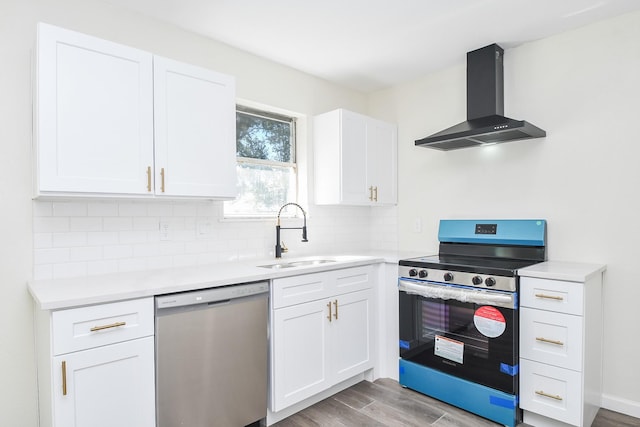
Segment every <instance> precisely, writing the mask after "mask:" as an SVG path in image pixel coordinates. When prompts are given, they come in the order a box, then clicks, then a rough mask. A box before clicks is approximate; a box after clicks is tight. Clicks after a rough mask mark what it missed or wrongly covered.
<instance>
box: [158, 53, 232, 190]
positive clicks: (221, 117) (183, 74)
mask: <svg viewBox="0 0 640 427" xmlns="http://www.w3.org/2000/svg"><path fill="white" fill-rule="evenodd" d="M234 85H235V83H234V79H233V77H230V76H226V75H223V74H220V73H216V72H213V71H211V70H207V69H204V68H199V67H195V66H192V65H188V64H184V63H181V62H177V61H172V60H170V59H166V58H160V57H157V56H156V57H154V104H155V107H154V111H155V117H154V126H155V154H156V157H155V167H156V170H155V175H156V177H155V182H156V186H155V192H156V194H157V195H167V196H201V197H210V198H227V199H229V198H233V197H235V195H236V185H237V184H236V131H235V123H236V121H235V86H234Z"/></svg>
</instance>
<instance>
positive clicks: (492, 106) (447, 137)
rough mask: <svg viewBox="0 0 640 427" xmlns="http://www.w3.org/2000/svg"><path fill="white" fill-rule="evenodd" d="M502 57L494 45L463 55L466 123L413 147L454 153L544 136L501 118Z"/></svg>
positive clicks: (529, 126) (526, 124) (521, 122)
mask: <svg viewBox="0 0 640 427" xmlns="http://www.w3.org/2000/svg"><path fill="white" fill-rule="evenodd" d="M503 55H504V50H503V49H502V48H501V47H500V46H498V45H497V44H492V45H489V46H485V47H483V48H481V49H478V50H474V51H471V52H468V53H467V120H466V121H464V122H462V123H459V124H457V125H455V126H452V127H450V128H448V129H445V130H443V131H440V132H438V133H434V134H433V135H431V136H428V137H426V138H423V139H420V140H418V141H416V146H420V147H427V148H434V149H437V150H456V149H458V148H466V147H475V146H479V145H483V144H495V143H499V142H508V141H516V140H520V139H529V138H540V137H543V136H546V134H547V133H546V132H545V131H544V130H542V129H540V128H539V127H536V126H534V125H532V124H531V123H529V122H526V121H524V120H514V119H510V118H508V117H505V116H504V71H503V68H504V67H503V62H502V59H503Z"/></svg>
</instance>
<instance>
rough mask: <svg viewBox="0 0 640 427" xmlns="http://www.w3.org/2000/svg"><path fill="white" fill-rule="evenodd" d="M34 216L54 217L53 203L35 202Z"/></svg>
mask: <svg viewBox="0 0 640 427" xmlns="http://www.w3.org/2000/svg"><path fill="white" fill-rule="evenodd" d="M33 216H34V218H35V217H38V216H53V203H51V202H37V203H36V202H34V203H33Z"/></svg>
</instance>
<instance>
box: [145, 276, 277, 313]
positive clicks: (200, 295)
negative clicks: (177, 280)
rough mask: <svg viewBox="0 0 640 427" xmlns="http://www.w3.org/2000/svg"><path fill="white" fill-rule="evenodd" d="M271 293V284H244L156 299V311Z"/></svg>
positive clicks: (162, 296)
mask: <svg viewBox="0 0 640 427" xmlns="http://www.w3.org/2000/svg"><path fill="white" fill-rule="evenodd" d="M267 292H269V282H255V283H242V284H238V285H228V286H220V287H216V288H208V289H203V290H200V291H188V292H181V293H176V294H170V295H161V296H157V297H156V311H158V310H162V309H165V308H173V307H182V306H186V305H198V304H210V303H222V302H225V301H230V300H232V299H236V298H243V297H249V296H252V295H259V294H263V293H267Z"/></svg>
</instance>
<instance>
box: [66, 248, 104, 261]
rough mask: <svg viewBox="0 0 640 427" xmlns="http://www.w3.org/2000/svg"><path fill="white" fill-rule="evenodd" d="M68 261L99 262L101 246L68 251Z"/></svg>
mask: <svg viewBox="0 0 640 427" xmlns="http://www.w3.org/2000/svg"><path fill="white" fill-rule="evenodd" d="M69 260H70V261H100V260H102V246H85V247H82V248H70V249H69Z"/></svg>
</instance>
